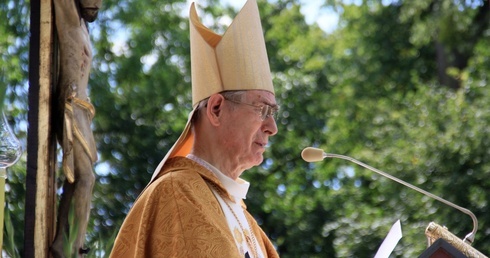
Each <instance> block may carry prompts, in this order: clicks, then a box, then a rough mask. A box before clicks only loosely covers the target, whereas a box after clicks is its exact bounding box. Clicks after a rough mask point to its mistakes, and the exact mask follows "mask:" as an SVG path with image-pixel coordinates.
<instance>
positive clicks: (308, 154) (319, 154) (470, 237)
mask: <svg viewBox="0 0 490 258" xmlns="http://www.w3.org/2000/svg"><path fill="white" fill-rule="evenodd" d="M301 157H302V158H303V160H304V161H306V162H318V161H322V160H323V159H324V158H339V159H344V160H348V161H351V162H353V163H356V164H357V165H359V166H361V167H364V168H367V169H369V170H371V171H374V172H376V173H378V174H380V175H382V176H384V177H387V178H389V179H391V180H393V181H395V182H398V183H400V184H402V185H404V186H406V187H408V188H411V189H413V190H415V191H417V192H419V193H422V194H424V195H426V196H429V197H431V198H433V199H436V200H438V201H440V202H442V203H444V204H446V205H449V206H451V207H453V208H455V209H457V210H459V211H461V212H463V213H465V214H466V215H468V216H470V217H471V219H472V220H473V231H472V232H471V233H469V234H467V235H466V236H465V238H464V239H463V241H464V242H466V243H468V244H472V243H473V241H474V240H475V235H476V231H477V229H478V220H477V218H476V216H475V215H474V214H473V213H472V212H471V211H470V210H468V209H465V208H463V207H460V206H458V205H456V204H454V203H452V202H450V201H447V200H445V199H443V198H441V197H439V196H437V195H434V194H432V193H429V192H427V191H425V190H422V189H420V188H418V187H416V186H414V185H411V184H409V183H407V182H405V181H403V180H401V179H398V178H396V177H394V176H392V175H390V174H388V173H385V172H383V171H381V170H379V169H376V168H373V167H371V166H369V165H366V164H364V163H362V162H360V161H358V160H356V159H353V158H351V157H348V156H344V155H338V154H332V153H325V152H324V151H323V150H322V149H318V148H313V147H307V148H305V149H304V150H303V151H302V152H301Z"/></svg>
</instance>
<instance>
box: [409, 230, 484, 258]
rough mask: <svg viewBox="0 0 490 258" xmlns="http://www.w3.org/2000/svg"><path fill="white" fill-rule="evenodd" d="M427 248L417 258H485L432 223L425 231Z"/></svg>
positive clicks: (447, 231)
mask: <svg viewBox="0 0 490 258" xmlns="http://www.w3.org/2000/svg"><path fill="white" fill-rule="evenodd" d="M425 235H426V236H427V240H428V244H429V247H428V248H427V250H425V251H424V252H423V253H422V254H421V255H420V256H419V258H487V256H485V255H483V254H482V253H480V252H479V251H478V250H476V249H475V248H473V247H472V246H471V245H469V244H467V243H465V242H464V241H463V240H461V239H460V238H458V237H457V236H456V235H454V234H453V233H451V232H449V230H448V229H447V228H445V227H442V226H440V225H438V224H436V223H434V222H431V223H429V225H428V226H427V228H426V230H425Z"/></svg>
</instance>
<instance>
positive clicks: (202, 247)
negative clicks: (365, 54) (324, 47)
mask: <svg viewBox="0 0 490 258" xmlns="http://www.w3.org/2000/svg"><path fill="white" fill-rule="evenodd" d="M190 20H191V26H190V33H191V58H192V59H191V63H192V93H193V96H192V97H193V105H194V109H193V111H192V112H191V113H190V115H189V120H188V123H187V125H186V127H185V129H184V132H183V133H182V135H181V136H180V138H179V139H178V140H177V142H176V143H175V145H174V146H173V147H172V149H171V150H170V151H169V153H168V154H167V155H166V156H165V158H164V159H163V160H162V162H161V163H160V165H159V167H158V168H157V169H156V170H155V173H154V175H153V178H152V179H151V181H150V184H149V185H148V186H147V188H146V189H145V190H144V191H143V193H142V194H141V195H140V197H139V198H138V200H137V201H136V202H135V204H134V206H133V207H132V209H131V211H130V212H129V214H128V216H127V218H126V220H125V221H124V223H123V225H122V228H121V229H120V232H119V234H118V236H117V238H116V242H115V244H114V248H113V250H112V253H111V257H278V254H277V252H276V251H275V249H274V247H273V245H272V243H271V242H270V240H269V239H268V237H267V236H266V234H265V233H264V232H263V231H262V229H261V228H260V227H259V226H258V224H257V222H256V221H255V219H254V218H253V217H252V216H251V215H250V214H249V213H248V212H247V210H246V207H245V205H244V204H243V199H245V195H246V193H247V191H248V187H249V183H248V182H246V181H244V180H243V179H241V178H240V175H241V174H242V173H243V172H244V171H245V170H246V169H249V168H251V167H253V166H256V165H259V164H260V163H261V162H262V161H263V153H264V151H265V147H266V145H267V143H268V140H269V137H270V136H273V135H275V134H276V133H277V126H276V122H275V120H274V115H275V114H276V113H277V111H278V106H277V104H276V99H275V97H274V89H273V86H272V80H271V76H270V69H269V63H268V60H267V53H266V50H265V43H264V38H263V35H262V27H261V24H260V18H259V13H258V8H257V3H256V2H255V0H249V1H248V2H247V3H246V4H245V6H244V7H243V8H242V10H241V11H240V13H239V14H238V15H237V17H236V18H235V20H234V21H233V23H232V25H230V27H229V28H228V30H227V31H226V33H225V34H224V36H220V35H217V34H215V33H214V32H212V31H211V30H210V29H208V28H206V27H205V26H203V25H202V23H200V21H199V19H198V17H197V13H196V10H195V7H194V4H193V5H192V6H191V11H190Z"/></svg>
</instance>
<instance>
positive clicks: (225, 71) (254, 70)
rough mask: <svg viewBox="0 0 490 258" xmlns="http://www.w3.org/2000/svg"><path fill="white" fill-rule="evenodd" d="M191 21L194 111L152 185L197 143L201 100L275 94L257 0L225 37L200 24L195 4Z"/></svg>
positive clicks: (248, 6) (231, 26) (246, 4)
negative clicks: (237, 93)
mask: <svg viewBox="0 0 490 258" xmlns="http://www.w3.org/2000/svg"><path fill="white" fill-rule="evenodd" d="M189 19H190V40H191V76H192V105H193V107H194V108H193V110H192V111H191V112H190V114H189V118H188V120H187V124H186V126H185V128H184V131H183V132H182V134H181V135H180V137H179V139H177V141H176V142H175V144H174V145H173V146H172V148H171V149H170V150H169V151H168V153H167V154H166V155H165V157H164V158H163V160H162V161H161V162H160V164H159V165H158V167H157V168H156V169H155V172H154V173H153V176H152V178H151V180H150V183H151V182H153V180H154V179H155V178H156V177H157V176H158V174H159V173H160V170H161V169H162V167H163V165H164V164H165V162H166V161H167V160H168V159H169V158H172V157H176V156H186V155H187V154H189V153H190V151H191V149H192V145H193V144H194V135H193V133H192V130H191V127H192V117H193V115H194V112H195V111H196V107H197V103H199V101H201V100H204V99H206V98H208V97H210V96H211V95H213V94H215V93H219V92H222V91H230V90H266V91H270V92H272V93H273V94H274V87H273V85H272V77H271V73H270V67H269V60H268V58H267V51H266V48H265V40H264V35H263V31H262V25H261V23H260V16H259V8H258V6H257V2H256V0H248V1H247V2H246V3H245V5H244V6H243V8H242V9H241V10H240V12H239V13H238V14H237V16H236V17H235V19H234V20H233V22H232V23H231V25H230V26H229V27H228V29H227V30H226V32H225V33H224V34H223V36H221V35H218V34H216V33H215V32H213V31H212V30H210V29H209V28H207V27H205V26H204V25H203V24H202V23H201V22H200V21H199V17H198V16H197V12H196V7H195V4H194V3H192V5H191V8H190V13H189Z"/></svg>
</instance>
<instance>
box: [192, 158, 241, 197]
mask: <svg viewBox="0 0 490 258" xmlns="http://www.w3.org/2000/svg"><path fill="white" fill-rule="evenodd" d="M186 157H187V158H188V159H191V160H193V161H195V162H197V163H199V164H200V165H201V166H203V167H205V168H207V169H208V170H209V171H211V172H213V173H214V174H215V175H216V177H217V178H218V179H219V181H220V182H221V184H223V186H224V187H225V189H226V191H228V193H229V194H230V195H232V196H233V197H235V198H240V199H246V197H247V192H248V188H249V187H250V183H249V182H247V181H245V180H243V179H241V178H237V179H236V180H233V179H231V178H230V177H228V176H226V175H225V174H223V173H222V172H221V171H219V170H218V169H217V168H216V167H214V166H213V165H211V164H209V163H208V162H207V161H205V160H203V159H201V158H199V157H197V156H196V155H193V154H188V155H187V156H186Z"/></svg>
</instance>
